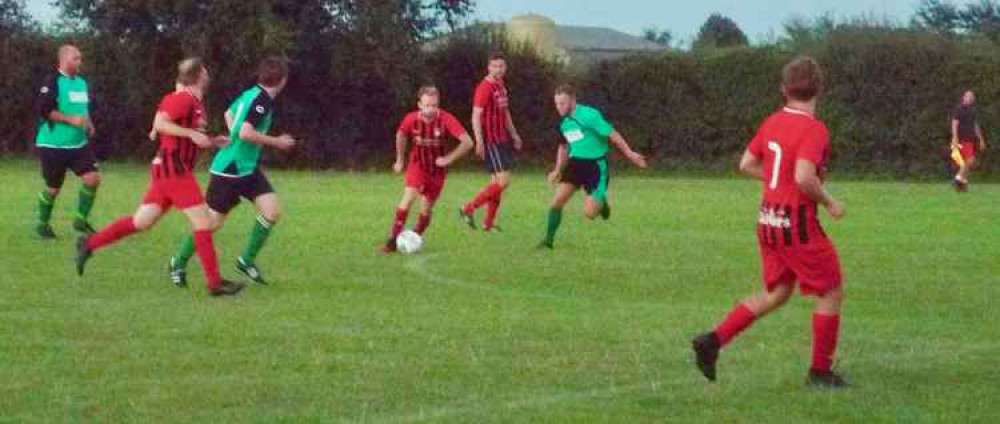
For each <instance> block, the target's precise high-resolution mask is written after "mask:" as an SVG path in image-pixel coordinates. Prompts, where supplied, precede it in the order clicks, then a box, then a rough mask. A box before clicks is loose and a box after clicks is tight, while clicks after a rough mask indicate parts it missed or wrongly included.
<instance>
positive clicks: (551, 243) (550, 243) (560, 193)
mask: <svg viewBox="0 0 1000 424" xmlns="http://www.w3.org/2000/svg"><path fill="white" fill-rule="evenodd" d="M578 188H579V187H577V186H576V185H574V184H570V183H565V182H564V183H559V186H558V187H556V194H555V196H554V197H553V198H552V205H551V206H550V207H549V219H548V225H547V226H546V231H545V239H543V240H542V242H541V244H539V246H538V247H540V248H547V249H552V248H554V247H555V243H556V232H558V231H559V226H560V225H561V224H562V214H563V208H564V207H566V203H568V202H569V200H570V199H572V198H573V194H574V193H576V190H577V189H578Z"/></svg>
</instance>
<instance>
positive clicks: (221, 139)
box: [212, 135, 233, 148]
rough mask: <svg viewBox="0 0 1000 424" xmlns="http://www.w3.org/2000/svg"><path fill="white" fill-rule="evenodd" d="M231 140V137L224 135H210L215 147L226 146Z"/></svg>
mask: <svg viewBox="0 0 1000 424" xmlns="http://www.w3.org/2000/svg"><path fill="white" fill-rule="evenodd" d="M232 142H233V140H232V139H231V138H229V137H227V136H224V135H217V136H215V137H212V144H214V145H215V147H218V148H222V147H226V146H227V145H229V143H232Z"/></svg>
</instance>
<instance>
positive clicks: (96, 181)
mask: <svg viewBox="0 0 1000 424" xmlns="http://www.w3.org/2000/svg"><path fill="white" fill-rule="evenodd" d="M83 185H85V186H87V187H90V188H97V187H98V186H100V185H101V174H98V173H96V172H91V173H89V174H86V175H84V176H83Z"/></svg>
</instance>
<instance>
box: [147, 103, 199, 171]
mask: <svg viewBox="0 0 1000 424" xmlns="http://www.w3.org/2000/svg"><path fill="white" fill-rule="evenodd" d="M157 112H158V113H165V114H166V115H167V117H169V118H170V121H172V122H173V123H174V124H177V125H179V126H181V127H184V128H201V127H203V126H204V125H205V119H206V116H205V106H204V105H203V104H202V102H201V100H200V99H198V98H197V97H195V96H194V95H193V94H191V93H189V92H186V91H179V92H176V93H171V94H168V95H166V96H165V97H163V100H162V101H160V105H159V107H158V109H157ZM157 137H158V139H159V142H160V149H159V150H158V151H157V152H156V158H155V159H153V164H152V173H153V178H177V177H184V176H188V175H191V173H192V172H193V171H194V164H195V160H196V159H197V157H198V146H197V145H195V144H194V142H192V141H191V140H190V139H188V138H184V137H175V136H172V135H167V134H158V135H157Z"/></svg>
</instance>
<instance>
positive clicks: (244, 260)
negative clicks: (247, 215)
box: [236, 191, 282, 284]
mask: <svg viewBox="0 0 1000 424" xmlns="http://www.w3.org/2000/svg"><path fill="white" fill-rule="evenodd" d="M253 203H254V206H255V207H256V209H257V218H256V219H255V220H254V225H253V228H252V229H251V230H250V239H249V240H247V245H246V247H245V248H244V249H243V254H241V255H240V256H239V258H236V269H237V270H238V271H240V272H241V273H243V274H244V275H246V276H247V277H249V278H250V279H251V280H253V281H254V282H255V283H258V284H267V281H266V280H264V277H263V276H262V275H261V273H260V269H258V268H257V255H259V254H260V251H261V249H263V248H264V245H265V244H266V243H267V239H268V238H270V237H271V232H272V231H273V230H274V226H275V225H278V220H279V219H281V212H282V209H281V202H279V201H278V195H277V194H276V193H274V192H273V191H271V192H269V193H267V194H261V195H259V196H256V197H255V198H254V199H253Z"/></svg>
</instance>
